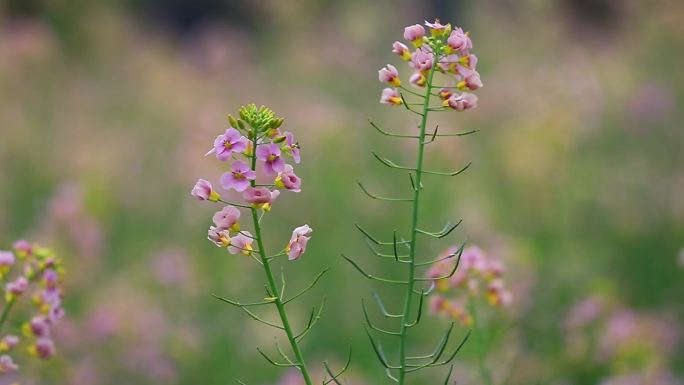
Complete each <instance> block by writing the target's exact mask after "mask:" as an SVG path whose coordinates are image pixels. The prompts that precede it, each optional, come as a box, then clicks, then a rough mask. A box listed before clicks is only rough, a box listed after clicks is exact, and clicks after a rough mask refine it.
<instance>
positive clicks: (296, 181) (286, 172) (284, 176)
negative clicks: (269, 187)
mask: <svg viewBox="0 0 684 385" xmlns="http://www.w3.org/2000/svg"><path fill="white" fill-rule="evenodd" d="M275 185H276V186H278V187H280V188H284V189H287V190H289V191H293V192H300V191H302V190H301V189H302V180H301V178H299V177H298V176H297V175H296V174H295V173H294V168H292V166H290V165H289V164H286V165H285V168H284V169H283V171H282V172H281V173H279V174H278V176H277V177H276V179H275Z"/></svg>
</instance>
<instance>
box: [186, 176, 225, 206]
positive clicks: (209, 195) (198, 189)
mask: <svg viewBox="0 0 684 385" xmlns="http://www.w3.org/2000/svg"><path fill="white" fill-rule="evenodd" d="M190 195H192V196H194V197H195V198H197V199H199V200H201V201H206V200H208V201H212V202H217V201H218V200H219V199H221V196H220V195H219V194H218V193H217V192H216V191H214V189H213V188H212V187H211V183H209V182H208V181H206V180H204V179H198V180H197V183H195V187H193V188H192V191H191V192H190Z"/></svg>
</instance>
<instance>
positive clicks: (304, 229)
mask: <svg viewBox="0 0 684 385" xmlns="http://www.w3.org/2000/svg"><path fill="white" fill-rule="evenodd" d="M312 232H313V230H312V229H311V227H309V225H303V226H299V227H297V228H296V229H294V231H292V238H290V242H289V243H288V244H287V247H285V251H286V252H287V259H289V260H290V261H293V260H296V259H299V257H301V256H302V254H304V252H305V251H306V245H307V243H308V242H309V239H311V233H312Z"/></svg>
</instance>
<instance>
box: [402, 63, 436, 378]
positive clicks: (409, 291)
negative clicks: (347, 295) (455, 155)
mask: <svg viewBox="0 0 684 385" xmlns="http://www.w3.org/2000/svg"><path fill="white" fill-rule="evenodd" d="M435 67H436V64H435V65H433V66H432V68H431V69H430V74H429V75H428V79H427V85H426V87H427V89H426V91H425V104H423V116H422V119H421V122H420V127H419V128H420V134H419V135H418V156H417V157H418V159H417V161H416V181H415V188H414V192H413V208H412V215H411V243H410V246H411V248H410V250H409V260H408V263H409V272H408V280H407V281H408V285H406V286H407V288H406V298H405V301H404V312H403V316H402V318H401V329H400V331H399V334H400V339H401V342H400V346H399V385H403V384H404V382H405V378H406V337H407V332H408V327H407V326H406V325H408V324H409V319H408V318H409V316H410V314H411V304H412V301H413V288H414V286H415V274H416V263H415V257H416V243H417V240H418V207H419V202H420V191H421V179H422V176H423V152H424V147H425V127H426V125H427V117H428V113H429V110H430V96H431V95H432V93H431V92H432V78H433V77H434V75H435Z"/></svg>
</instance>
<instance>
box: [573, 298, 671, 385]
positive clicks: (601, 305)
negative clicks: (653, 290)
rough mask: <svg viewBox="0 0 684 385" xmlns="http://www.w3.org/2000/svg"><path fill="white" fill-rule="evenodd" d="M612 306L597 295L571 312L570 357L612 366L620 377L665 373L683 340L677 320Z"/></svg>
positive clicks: (667, 316) (661, 314) (668, 316)
mask: <svg viewBox="0 0 684 385" xmlns="http://www.w3.org/2000/svg"><path fill="white" fill-rule="evenodd" d="M612 302H614V301H609V300H608V299H607V298H604V297H601V296H596V295H594V296H590V297H587V298H585V299H582V300H581V301H579V302H577V303H576V304H574V305H573V306H572V307H571V308H570V310H569V312H568V314H567V317H566V319H565V322H564V327H565V338H566V346H567V350H566V351H567V353H568V354H570V355H571V356H573V357H586V358H590V359H591V360H592V361H594V362H596V363H602V364H605V365H609V366H610V367H611V369H612V370H613V371H615V372H616V374H620V375H622V374H635V375H637V374H638V375H643V374H648V373H656V372H659V371H662V370H665V368H666V367H667V363H668V362H669V361H670V360H672V359H673V358H675V357H676V353H677V348H678V346H679V344H680V341H681V339H682V332H681V330H679V327H678V325H677V321H676V319H675V318H674V317H673V316H672V315H671V314H667V313H646V312H641V311H636V310H633V309H629V308H626V307H624V306H622V305H620V304H616V303H612ZM616 383H620V382H616ZM642 383H649V384H650V383H656V382H655V381H654V382H651V381H645V382H642Z"/></svg>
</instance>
